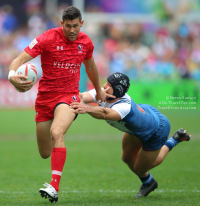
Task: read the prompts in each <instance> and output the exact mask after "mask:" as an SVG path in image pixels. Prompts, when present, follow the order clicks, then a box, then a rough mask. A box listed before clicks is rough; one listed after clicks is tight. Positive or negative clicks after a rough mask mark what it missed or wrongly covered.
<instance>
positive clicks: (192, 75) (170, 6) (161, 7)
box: [0, 0, 200, 81]
mask: <svg viewBox="0 0 200 206" xmlns="http://www.w3.org/2000/svg"><path fill="white" fill-rule="evenodd" d="M50 1H51V2H53V3H54V5H56V7H54V8H53V9H52V8H51V12H48V7H47V5H49V2H50ZM74 2H75V3H77V1H73V0H71V1H70V0H56V1H55V0H46V1H45V0H43V1H42V0H18V1H16V0H7V1H0V48H1V49H0V78H1V79H3V78H7V75H8V66H9V64H10V63H11V61H12V60H13V59H14V58H15V57H16V56H17V55H18V54H19V53H20V52H21V51H22V50H23V49H24V48H25V47H26V46H27V45H29V43H30V42H31V41H32V40H33V39H34V38H35V37H37V36H38V35H39V34H41V33H43V32H44V31H46V30H48V29H51V28H54V27H57V26H60V20H61V16H62V12H63V10H64V8H66V7H67V6H71V5H74ZM81 2H82V5H83V11H82V12H83V19H84V17H86V15H87V14H90V15H91V18H86V20H85V23H84V26H83V29H82V30H83V31H84V32H86V33H87V34H88V35H89V36H90V38H91V39H92V41H93V43H94V46H95V49H94V58H95V60H96V63H97V66H98V69H99V73H100V76H101V78H105V77H106V76H107V75H109V74H110V73H112V72H116V71H119V72H124V73H126V74H127V75H128V76H129V77H130V78H132V79H141V78H143V79H144V78H148V79H158V78H159V79H162V78H163V79H173V78H176V79H177V78H187V79H193V80H196V81H199V80H200V16H199V12H200V0H109V1H108V0H84V1H83V0H79V3H81ZM49 8H50V7H49ZM102 13H103V14H104V15H105V17H106V15H108V22H105V21H103V20H102V21H101V19H99V20H98V21H92V20H93V19H95V16H96V15H98V14H102ZM112 14H113V15H114V17H115V20H114V21H113V22H111V21H109V15H112ZM126 14H127V19H126V20H124V19H123V18H120V17H121V16H123V15H126ZM130 14H131V15H130ZM129 15H130V17H129ZM138 16H139V17H142V18H138ZM93 17H94V18H93ZM123 17H124V16H123ZM149 17H153V18H149ZM32 62H33V63H34V64H35V65H36V67H37V69H38V70H39V76H41V75H42V70H41V65H40V57H37V58H35V59H34V60H33V61H32Z"/></svg>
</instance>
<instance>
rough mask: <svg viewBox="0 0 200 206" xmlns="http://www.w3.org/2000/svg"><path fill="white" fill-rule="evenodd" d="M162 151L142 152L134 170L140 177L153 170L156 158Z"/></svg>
mask: <svg viewBox="0 0 200 206" xmlns="http://www.w3.org/2000/svg"><path fill="white" fill-rule="evenodd" d="M160 149H161V148H160ZM160 149H157V150H154V151H145V150H141V152H140V154H139V155H138V157H137V159H136V161H135V164H134V170H135V171H136V173H137V174H138V175H139V174H143V173H146V172H147V171H148V170H150V169H151V168H152V166H153V164H154V162H155V160H156V158H157V157H158V155H159V152H160Z"/></svg>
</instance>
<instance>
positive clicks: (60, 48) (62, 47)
mask: <svg viewBox="0 0 200 206" xmlns="http://www.w3.org/2000/svg"><path fill="white" fill-rule="evenodd" d="M56 49H57V50H64V46H56Z"/></svg>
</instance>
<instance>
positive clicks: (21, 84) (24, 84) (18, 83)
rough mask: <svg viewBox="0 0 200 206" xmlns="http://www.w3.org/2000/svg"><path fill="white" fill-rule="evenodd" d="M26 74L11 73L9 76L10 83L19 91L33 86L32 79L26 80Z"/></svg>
mask: <svg viewBox="0 0 200 206" xmlns="http://www.w3.org/2000/svg"><path fill="white" fill-rule="evenodd" d="M27 79H28V77H27V76H24V75H13V76H11V77H10V82H11V84H12V85H13V86H14V87H15V88H16V89H18V90H19V91H21V92H24V91H26V90H29V89H30V88H31V87H32V86H33V82H32V81H26V80H27Z"/></svg>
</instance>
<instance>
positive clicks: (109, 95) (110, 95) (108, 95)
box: [103, 87, 116, 99]
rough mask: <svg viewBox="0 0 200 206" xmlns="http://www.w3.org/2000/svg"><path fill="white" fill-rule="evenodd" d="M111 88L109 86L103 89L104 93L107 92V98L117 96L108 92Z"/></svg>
mask: <svg viewBox="0 0 200 206" xmlns="http://www.w3.org/2000/svg"><path fill="white" fill-rule="evenodd" d="M108 90H109V87H107V88H106V89H104V90H103V91H104V93H105V94H106V99H107V98H109V97H111V98H114V99H115V98H116V96H114V95H112V94H108V93H106V92H107V91H108Z"/></svg>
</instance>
